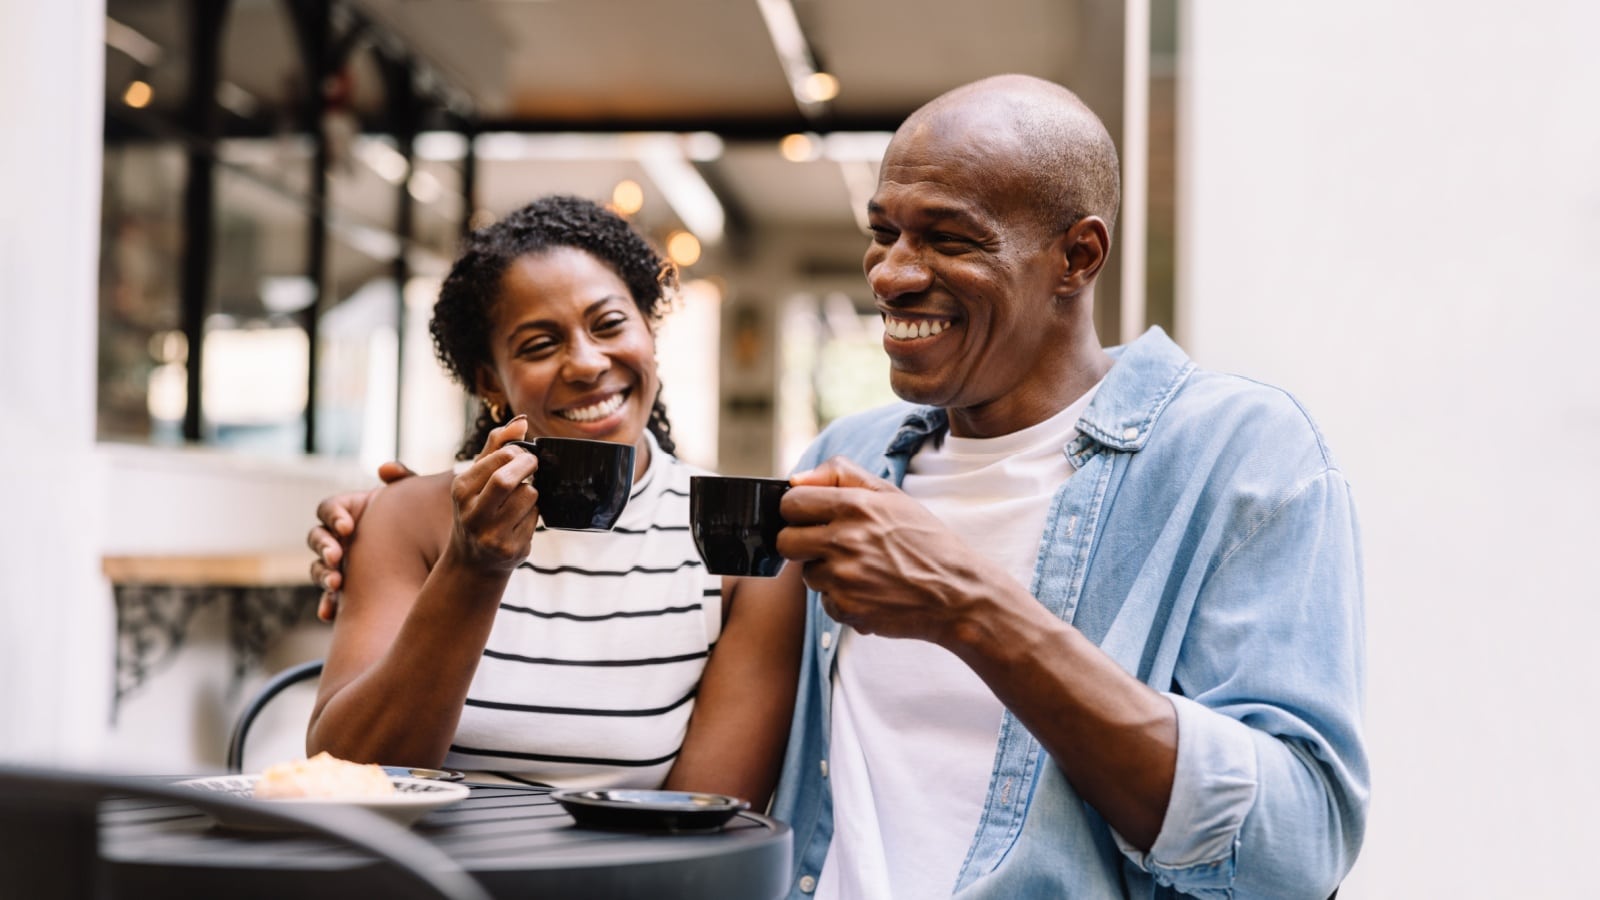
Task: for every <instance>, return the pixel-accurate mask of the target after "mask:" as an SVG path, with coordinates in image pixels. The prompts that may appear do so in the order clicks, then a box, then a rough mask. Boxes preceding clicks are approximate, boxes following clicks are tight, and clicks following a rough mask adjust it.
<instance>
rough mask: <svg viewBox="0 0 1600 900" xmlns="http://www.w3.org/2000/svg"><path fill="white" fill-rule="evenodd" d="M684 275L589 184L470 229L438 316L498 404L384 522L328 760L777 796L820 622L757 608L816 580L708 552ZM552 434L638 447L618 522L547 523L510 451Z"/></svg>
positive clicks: (460, 367)
mask: <svg viewBox="0 0 1600 900" xmlns="http://www.w3.org/2000/svg"><path fill="white" fill-rule="evenodd" d="M673 282H674V277H673V273H672V271H671V269H670V267H669V266H667V265H666V264H664V263H663V262H662V260H661V259H660V257H659V256H658V255H657V254H656V253H655V252H654V251H653V250H652V249H651V248H650V246H649V245H648V243H646V242H645V240H644V239H643V238H642V237H640V236H639V235H638V234H637V233H636V232H635V231H633V229H632V228H631V227H629V225H628V224H627V222H625V221H624V220H623V219H621V218H620V217H618V216H616V215H614V214H613V213H611V212H609V211H606V210H604V209H602V208H600V207H598V206H596V205H595V204H593V203H590V202H588V201H586V200H581V199H578V198H575V197H549V198H545V199H542V200H539V201H536V202H534V203H532V204H530V205H528V206H527V207H524V208H523V209H520V210H518V211H517V212H515V213H512V214H511V215H510V216H508V217H506V218H505V219H503V220H501V221H500V222H497V223H495V224H494V225H491V226H489V227H487V228H484V229H482V230H480V231H478V232H475V233H474V234H473V235H472V236H471V237H470V238H469V239H468V242H467V245H466V248H465V250H464V252H463V253H462V255H461V257H460V258H459V259H458V260H457V261H456V263H455V265H454V266H453V267H452V269H451V271H450V274H449V276H448V277H447V278H446V279H445V282H444V284H443V286H442V288H441V290H440V293H439V300H438V302H437V303H436V305H435V306H434V316H433V321H432V323H431V326H430V327H431V330H432V333H433V337H434V345H435V349H436V351H437V353H438V356H439V359H440V360H441V361H442V362H443V363H444V365H445V366H446V367H447V368H448V369H449V370H450V372H451V374H452V375H453V376H454V377H455V378H456V379H457V380H458V381H459V382H460V383H461V384H462V385H463V386H465V387H466V388H467V389H468V390H470V391H472V392H473V393H474V394H475V395H476V396H477V398H478V399H479V401H480V404H481V414H480V415H479V417H478V420H477V422H476V424H475V426H474V429H473V432H472V434H471V435H470V436H469V437H468V438H467V441H466V443H465V445H464V446H463V448H462V451H461V453H460V457H461V458H462V459H463V460H468V459H470V460H471V461H470V463H465V464H463V465H460V466H458V467H457V469H456V471H455V472H449V473H441V474H439V475H433V476H427V477H415V478H407V479H404V480H401V481H398V482H396V483H394V484H391V485H389V486H387V487H385V488H383V489H382V490H380V491H379V492H378V493H377V494H376V495H375V496H374V497H373V498H372V500H371V501H370V503H369V504H368V506H367V508H366V510H365V511H364V512H363V513H362V516H361V528H360V533H359V535H357V536H355V539H354V540H353V543H352V544H351V546H350V551H349V554H350V555H349V565H348V566H347V569H346V573H345V579H344V585H343V588H344V594H343V598H342V601H341V603H340V607H339V615H338V620H337V623H336V624H335V627H334V634H333V644H332V647H331V649H330V651H329V654H328V658H327V665H326V668H325V669H324V671H323V675H322V681H321V686H320V689H319V691H318V696H317V703H316V706H315V708H314V710H313V713H312V718H311V724H310V728H309V731H308V735H307V750H308V752H311V753H315V752H317V751H320V750H327V751H329V752H330V753H332V754H333V755H335V756H339V757H343V758H346V759H355V760H360V761H373V762H381V763H386V764H394V765H418V766H434V767H437V766H444V767H448V768H457V769H470V770H476V771H487V772H495V773H497V774H502V775H504V776H506V777H509V778H513V779H517V780H524V781H537V782H544V783H551V784H557V785H561V786H570V787H617V786H628V787H657V786H665V787H667V788H671V789H686V790H699V791H714V792H718V793H725V794H732V795H735V796H740V797H744V798H747V799H750V800H752V801H753V802H755V803H756V804H757V805H758V806H759V805H760V804H761V803H764V802H765V800H766V799H767V797H768V796H769V794H770V793H771V790H772V787H773V784H774V783H775V781H776V778H777V771H778V768H779V766H780V764H781V762H782V754H783V748H784V742H785V740H786V737H787V732H788V726H789V716H790V710H791V707H792V704H793V698H794V683H795V676H796V670H797V668H798V660H799V647H798V641H799V639H800V635H801V633H802V627H801V626H802V623H803V619H804V615H805V613H804V608H803V606H802V605H800V604H798V603H792V602H790V603H784V602H776V600H775V602H765V603H764V602H759V601H761V600H765V599H767V598H768V597H772V598H778V597H780V596H787V597H795V596H797V595H798V594H799V589H798V587H797V586H796V585H797V583H798V582H797V579H798V573H797V572H791V573H786V575H785V576H782V577H781V578H780V579H778V580H774V581H768V582H767V583H765V584H759V583H754V582H750V581H740V580H737V579H728V580H727V581H726V583H725V584H724V583H723V582H722V580H720V579H717V578H716V577H715V576H709V575H706V574H705V572H704V568H703V567H702V566H701V565H700V562H699V559H698V557H697V555H696V553H695V549H694V544H693V542H692V540H691V538H690V535H689V530H688V486H689V476H690V474H691V473H692V470H691V469H690V468H689V467H688V466H685V465H684V464H683V463H681V462H679V461H678V460H677V459H675V458H674V457H673V456H672V449H673V444H672V437H671V432H670V428H669V426H668V423H667V418H666V413H665V409H664V407H663V406H662V404H661V402H660V399H659V397H658V394H659V391H660V387H661V386H660V381H659V378H658V376H657V373H656V361H655V339H654V332H653V326H654V325H655V323H656V322H658V321H659V319H660V317H661V315H662V313H663V312H664V309H665V306H666V304H667V291H668V290H670V289H671V288H672V287H673ZM530 435H559V436H567V437H579V438H591V439H597V440H607V441H617V442H622V443H628V444H632V445H634V447H635V448H636V449H635V461H636V468H635V471H634V486H633V490H632V494H631V496H630V499H629V501H628V505H627V507H626V509H625V510H624V512H623V517H622V520H621V521H620V522H619V523H618V525H617V527H616V529H614V530H613V531H611V532H606V533H598V534H596V533H583V532H566V531H550V530H545V529H543V528H542V527H538V526H537V521H538V494H537V492H536V491H535V490H534V489H533V487H532V486H531V484H530V476H531V475H532V474H533V471H534V469H535V468H536V467H537V460H536V459H535V457H534V456H533V455H532V454H531V453H528V452H526V451H525V450H523V449H522V448H520V447H517V446H515V445H511V444H509V443H508V442H509V441H513V440H518V439H521V438H525V437H528V436H530ZM474 453H476V457H475V458H473V454H474ZM780 582H794V583H792V584H787V586H786V587H785V588H781V589H780V588H779V583H780ZM779 590H782V591H783V593H782V594H780V593H778V591H779ZM753 594H761V595H762V596H761V597H755V596H752V595H753Z"/></svg>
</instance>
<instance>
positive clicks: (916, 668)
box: [816, 385, 1098, 900]
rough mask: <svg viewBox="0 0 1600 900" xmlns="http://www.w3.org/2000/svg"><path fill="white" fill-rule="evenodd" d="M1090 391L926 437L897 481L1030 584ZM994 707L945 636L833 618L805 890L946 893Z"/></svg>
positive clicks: (864, 895)
mask: <svg viewBox="0 0 1600 900" xmlns="http://www.w3.org/2000/svg"><path fill="white" fill-rule="evenodd" d="M1096 387H1098V385H1096ZM1093 396H1094V389H1090V390H1089V392H1088V393H1086V394H1085V395H1084V396H1083V397H1081V398H1079V399H1078V400H1077V401H1076V402H1074V403H1073V404H1072V405H1071V406H1069V407H1068V408H1066V409H1064V410H1062V411H1061V412H1059V413H1057V414H1056V415H1055V416H1053V417H1052V418H1050V419H1047V420H1046V421H1044V422H1040V423H1039V424H1037V425H1034V426H1033V427H1031V428H1027V429H1024V430H1022V431H1018V432H1015V433H1013V434H1008V435H1003V436H1001V437H997V438H958V437H950V436H946V437H945V439H944V442H943V443H942V444H941V445H940V446H939V447H937V448H935V447H933V446H932V444H931V443H930V444H927V445H924V446H923V448H922V450H921V451H920V452H918V453H917V454H916V456H914V457H912V459H911V465H910V468H909V469H908V470H907V472H906V477H905V481H904V483H903V484H902V486H901V487H902V489H903V490H904V491H905V492H906V493H907V494H908V495H909V496H911V497H913V498H915V499H916V500H917V501H918V502H920V503H922V504H923V505H924V506H925V507H927V509H928V510H929V511H930V512H932V513H933V514H934V515H935V516H937V517H938V518H939V519H940V521H942V522H944V523H945V525H947V526H948V527H949V528H950V529H951V530H952V531H954V532H955V533H956V534H957V535H958V536H959V537H960V538H961V539H962V540H963V541H964V542H965V543H966V544H967V546H969V547H973V548H975V549H977V550H979V551H981V552H983V553H984V554H986V555H987V556H988V557H989V558H990V559H992V560H995V561H996V562H998V563H999V564H1000V565H1002V566H1004V567H1005V570H1006V571H1007V572H1008V573H1009V574H1010V575H1011V577H1012V578H1014V579H1016V580H1017V581H1018V582H1019V583H1021V584H1022V585H1024V586H1031V585H1032V584H1033V569H1034V565H1035V563H1036V562H1037V560H1038V556H1039V541H1040V537H1041V536H1042V535H1043V533H1044V525H1045V519H1046V517H1047V516H1048V514H1049V511H1050V502H1051V500H1052V499H1053V498H1054V496H1055V493H1056V491H1057V490H1059V489H1060V487H1061V485H1062V484H1063V483H1064V482H1065V481H1066V480H1067V479H1068V478H1069V477H1071V475H1072V472H1073V468H1072V464H1071V463H1069V462H1068V461H1067V458H1066V455H1065V453H1064V452H1063V448H1064V447H1066V445H1067V444H1068V443H1069V442H1070V441H1071V440H1072V439H1073V438H1075V437H1076V436H1077V422H1078V418H1079V417H1080V416H1081V415H1082V414H1083V411H1084V409H1086V408H1087V407H1088V405H1089V401H1090V399H1092V398H1093ZM1004 712H1005V710H1004V707H1002V706H1001V704H1000V701H999V700H998V699H996V698H995V696H994V693H993V692H992V691H990V690H989V688H988V686H987V685H985V684H984V683H983V682H982V681H981V680H980V679H979V678H978V676H977V675H975V674H973V672H972V670H971V669H969V668H967V665H966V664H965V663H963V662H962V661H961V660H959V659H957V658H956V656H955V655H954V654H952V653H950V652H949V651H948V650H945V649H944V648H943V647H940V646H938V645H936V644H930V643H927V642H925V641H916V640H898V639H894V638H884V637H879V636H876V635H863V634H857V633H856V632H855V631H854V630H852V629H850V628H845V629H844V630H843V631H842V632H841V633H840V640H839V650H838V666H837V668H836V670H835V675H834V682H833V722H832V728H833V731H832V737H831V740H830V746H829V748H828V757H829V760H828V765H829V772H828V779H829V781H830V782H831V789H832V792H833V828H834V830H833V840H832V842H831V843H830V844H829V846H828V856H827V860H826V862H824V864H823V866H822V873H821V876H820V877H819V878H818V880H817V891H816V896H817V897H818V898H822V900H889V898H912V900H920V898H924V897H948V896H950V894H951V892H952V891H953V890H954V888H955V882H956V876H957V875H958V874H959V873H960V871H961V863H962V861H963V860H964V859H966V855H967V849H968V847H969V846H970V845H971V843H972V837H973V834H974V833H975V832H976V831H977V827H978V817H979V815H980V814H981V813H982V811H983V804H984V800H985V798H986V797H987V796H988V791H989V773H990V772H991V771H992V769H993V767H994V754H995V746H996V743H997V741H998V739H999V733H1000V720H1001V717H1002V715H1003V714H1004Z"/></svg>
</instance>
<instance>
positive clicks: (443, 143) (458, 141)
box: [412, 131, 467, 162]
mask: <svg viewBox="0 0 1600 900" xmlns="http://www.w3.org/2000/svg"><path fill="white" fill-rule="evenodd" d="M412 149H413V150H415V152H416V155H417V158H418V159H426V160H428V161H430V162H457V161H459V160H462V159H465V158H466V156H467V138H466V135H463V134H460V133H457V132H454V131H424V132H422V133H420V134H418V135H417V141H416V143H415V144H413V145H412Z"/></svg>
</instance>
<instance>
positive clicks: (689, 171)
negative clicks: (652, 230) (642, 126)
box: [629, 134, 727, 245]
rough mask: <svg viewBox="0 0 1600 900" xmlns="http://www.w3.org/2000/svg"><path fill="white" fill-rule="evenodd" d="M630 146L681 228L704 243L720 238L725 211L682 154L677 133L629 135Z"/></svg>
mask: <svg viewBox="0 0 1600 900" xmlns="http://www.w3.org/2000/svg"><path fill="white" fill-rule="evenodd" d="M630 137H631V139H630V141H629V143H630V144H631V145H632V147H633V150H634V153H635V154H636V158H637V159H638V161H639V165H641V166H643V167H644V171H645V174H646V175H649V176H650V180H651V181H652V182H654V183H655V186H656V188H657V189H658V190H660V191H661V195H662V196H664V197H666V198H667V205H668V206H670V207H672V211H673V212H675V213H677V214H678V218H679V219H680V220H681V221H682V222H683V224H684V227H686V228H688V229H689V230H690V231H692V232H694V234H695V237H697V238H699V239H700V241H701V242H702V243H705V244H713V245H714V244H717V243H719V242H721V240H722V229H723V227H724V226H725V225H726V223H727V213H726V212H725V211H724V210H723V208H722V201H721V200H719V199H717V192H716V191H713V190H712V189H711V185H709V184H707V183H706V180H705V179H704V178H702V177H701V175H700V172H699V170H698V169H696V168H695V167H694V164H692V163H690V162H689V159H688V157H686V156H684V154H683V142H682V141H679V140H678V138H677V136H676V135H670V134H665V135H663V134H657V135H632V136H630Z"/></svg>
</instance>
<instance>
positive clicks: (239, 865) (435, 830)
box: [100, 784, 792, 900]
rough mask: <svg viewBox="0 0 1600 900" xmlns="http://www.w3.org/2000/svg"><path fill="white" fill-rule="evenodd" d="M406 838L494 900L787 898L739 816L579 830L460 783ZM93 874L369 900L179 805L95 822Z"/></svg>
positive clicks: (321, 848)
mask: <svg viewBox="0 0 1600 900" xmlns="http://www.w3.org/2000/svg"><path fill="white" fill-rule="evenodd" d="M471 789H472V790H471V794H470V795H469V796H468V797H467V799H465V800H463V801H461V802H460V803H457V804H455V805H453V806H448V807H445V808H443V809H436V810H433V811H432V812H429V813H428V814H427V815H426V816H424V817H423V818H422V819H421V820H420V821H418V822H417V824H416V825H415V826H413V829H412V830H413V831H414V832H415V833H416V834H417V835H418V836H420V837H423V838H425V839H426V840H428V841H429V842H431V843H432V844H433V845H434V846H436V847H438V848H439V849H440V850H442V851H444V852H445V853H446V854H448V855H449V856H450V857H451V858H453V859H455V860H456V862H458V863H460V864H461V866H462V867H463V868H465V869H466V870H467V871H468V872H470V873H472V875H473V876H474V877H475V878H476V879H477V880H478V881H479V882H480V883H481V884H482V885H483V887H484V889H485V890H487V891H488V892H489V893H490V894H491V895H493V896H494V897H497V898H512V897H515V898H535V897H536V898H565V897H572V898H584V900H590V898H632V897H649V898H662V900H670V898H693V900H701V898H708V897H730V898H752V900H771V898H776V897H781V896H782V895H783V894H784V893H785V891H786V888H787V881H788V877H789V865H790V858H791V852H792V851H791V846H790V844H791V834H790V831H789V828H788V826H786V825H784V824H783V823H782V822H778V821H776V820H774V819H770V818H768V817H766V816H762V815H757V814H755V813H749V812H744V813H740V814H739V815H738V816H736V817H735V818H734V819H733V820H731V821H730V822H729V823H728V824H727V825H726V826H725V827H724V828H722V829H721V830H718V831H714V832H710V833H700V834H666V833H641V832H624V831H602V830H597V829H591V828H580V827H578V826H577V824H576V823H574V822H573V820H572V818H571V816H569V815H567V813H566V811H565V810H563V809H562V808H561V807H560V806H559V805H557V804H556V802H555V801H554V800H551V799H550V797H549V791H548V790H546V789H542V788H529V787H521V786H514V785H498V784H493V785H491V784H473V785H471ZM100 832H101V834H100V840H101V846H100V855H101V865H102V869H103V871H102V874H103V875H104V876H105V878H106V879H107V880H108V881H109V882H110V883H111V884H112V885H114V886H115V893H116V895H117V896H128V897H172V898H180V897H196V898H199V897H205V898H213V897H225V898H229V900H239V898H257V897H259V898H274V900H282V898H288V900H315V898H320V897H336V898H339V900H351V898H363V897H370V896H376V895H375V894H374V893H373V891H374V890H375V889H376V888H377V887H378V886H379V884H380V881H378V880H375V879H380V878H381V877H382V876H381V874H380V873H377V872H375V871H374V869H375V866H376V864H375V863H374V862H373V860H372V859H371V858H370V857H365V856H362V855H361V854H360V853H359V852H358V851H353V850H349V849H346V848H344V847H342V846H340V845H338V844H336V843H334V842H333V841H332V840H329V839H324V838H321V837H317V836H312V835H307V834H282V833H263V832H250V831H239V830H231V829H223V828H220V827H217V826H216V825H215V823H213V822H212V820H211V819H210V818H208V817H207V816H205V815H202V814H201V813H199V812H197V811H195V810H193V809H190V808H188V807H185V806H182V805H179V804H173V803H162V802H160V801H151V800H137V799H132V798H124V799H121V800H117V801H113V802H110V803H108V804H107V805H106V806H105V807H104V808H103V810H102V813H101V819H100Z"/></svg>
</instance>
